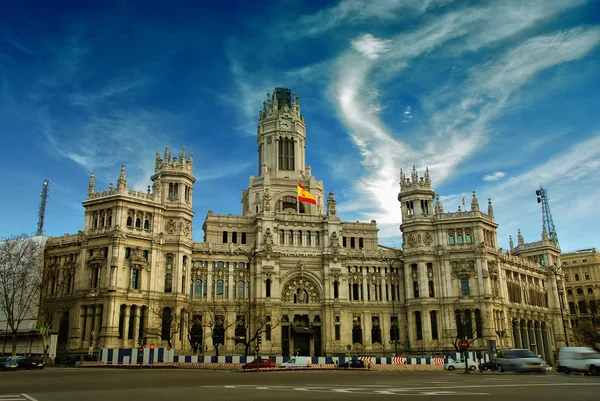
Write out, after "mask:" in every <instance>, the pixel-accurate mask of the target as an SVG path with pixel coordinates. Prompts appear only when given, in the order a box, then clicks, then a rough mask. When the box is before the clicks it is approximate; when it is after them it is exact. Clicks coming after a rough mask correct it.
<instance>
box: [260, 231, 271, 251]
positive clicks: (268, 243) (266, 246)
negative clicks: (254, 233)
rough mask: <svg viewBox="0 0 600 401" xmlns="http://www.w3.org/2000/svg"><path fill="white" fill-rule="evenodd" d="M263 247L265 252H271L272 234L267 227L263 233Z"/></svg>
mask: <svg viewBox="0 0 600 401" xmlns="http://www.w3.org/2000/svg"><path fill="white" fill-rule="evenodd" d="M262 245H263V249H264V250H265V252H267V253H271V252H273V234H272V233H271V229H270V228H267V231H266V232H265V235H264V236H263V243H262Z"/></svg>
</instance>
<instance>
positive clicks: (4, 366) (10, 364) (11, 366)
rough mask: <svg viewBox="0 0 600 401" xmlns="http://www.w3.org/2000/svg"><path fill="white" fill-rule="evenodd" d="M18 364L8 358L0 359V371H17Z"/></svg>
mask: <svg viewBox="0 0 600 401" xmlns="http://www.w3.org/2000/svg"><path fill="white" fill-rule="evenodd" d="M18 368H19V364H18V363H17V361H14V360H12V359H10V358H8V357H0V370H17V369H18Z"/></svg>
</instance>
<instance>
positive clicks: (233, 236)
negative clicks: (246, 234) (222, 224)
mask: <svg viewBox="0 0 600 401" xmlns="http://www.w3.org/2000/svg"><path fill="white" fill-rule="evenodd" d="M231 242H233V243H234V244H237V233H236V232H235V231H234V232H232V233H231Z"/></svg>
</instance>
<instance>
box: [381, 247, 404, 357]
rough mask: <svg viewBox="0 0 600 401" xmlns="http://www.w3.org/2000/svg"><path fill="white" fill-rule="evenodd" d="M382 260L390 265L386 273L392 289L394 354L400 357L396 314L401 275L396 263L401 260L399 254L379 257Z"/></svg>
mask: <svg viewBox="0 0 600 401" xmlns="http://www.w3.org/2000/svg"><path fill="white" fill-rule="evenodd" d="M379 261H380V262H383V263H385V264H387V265H388V267H389V270H388V272H387V274H386V280H387V281H388V283H390V284H391V287H392V288H391V289H392V322H391V326H392V330H393V333H394V338H393V341H394V355H395V356H396V358H397V357H398V340H399V338H398V337H399V332H398V331H399V330H398V316H397V315H396V295H397V291H396V289H397V287H398V285H399V284H400V277H399V276H398V274H397V273H395V272H394V264H395V263H396V262H399V261H400V258H399V257H398V256H395V257H385V256H383V255H382V256H381V257H380V259H379Z"/></svg>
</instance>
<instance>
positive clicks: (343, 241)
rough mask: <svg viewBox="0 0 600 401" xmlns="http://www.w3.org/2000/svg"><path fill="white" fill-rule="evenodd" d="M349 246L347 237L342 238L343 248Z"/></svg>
mask: <svg viewBox="0 0 600 401" xmlns="http://www.w3.org/2000/svg"><path fill="white" fill-rule="evenodd" d="M347 246H348V244H347V243H346V237H342V247H343V248H346V247H347Z"/></svg>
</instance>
